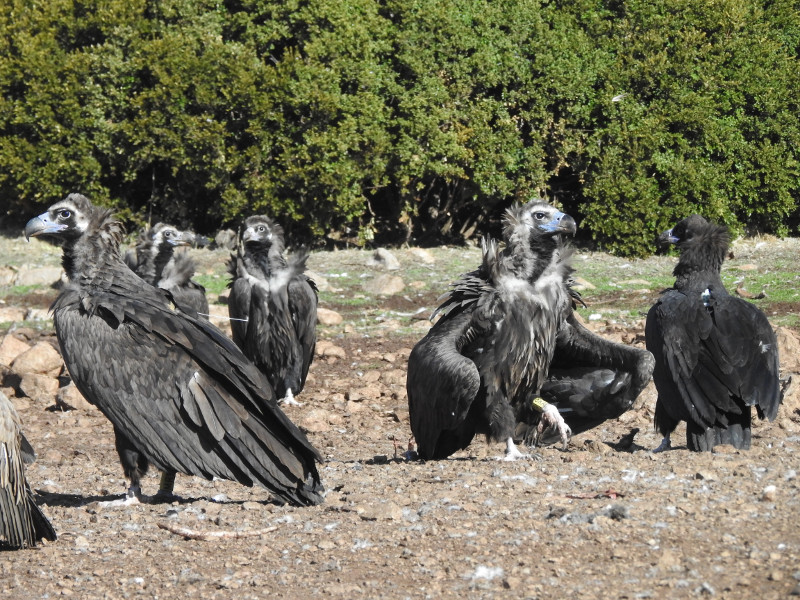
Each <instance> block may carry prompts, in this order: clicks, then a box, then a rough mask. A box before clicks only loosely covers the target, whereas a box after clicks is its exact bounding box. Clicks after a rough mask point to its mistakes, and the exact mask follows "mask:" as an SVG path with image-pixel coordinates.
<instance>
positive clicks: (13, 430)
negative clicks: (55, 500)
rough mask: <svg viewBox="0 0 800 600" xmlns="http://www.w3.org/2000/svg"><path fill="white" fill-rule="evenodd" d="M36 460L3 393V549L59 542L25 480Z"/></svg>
mask: <svg viewBox="0 0 800 600" xmlns="http://www.w3.org/2000/svg"><path fill="white" fill-rule="evenodd" d="M35 458H36V455H35V454H34V452H33V448H31V446H30V444H29V443H28V440H26V439H25V436H24V435H22V431H21V430H20V419H19V415H18V414H17V411H16V410H15V409H14V405H13V404H11V401H10V400H9V399H8V398H7V397H6V395H5V394H4V393H3V392H2V391H0V548H3V547H7V548H11V549H19V548H29V547H32V546H35V545H36V542H38V541H39V540H49V541H51V542H52V541H55V540H56V532H55V530H54V529H53V526H52V525H51V524H50V521H48V520H47V517H46V516H45V515H44V513H43V512H42V509H40V508H39V507H38V506H37V505H36V502H35V501H34V499H33V492H32V491H31V488H30V486H29V485H28V482H27V480H26V479H25V465H26V464H30V463H32V462H33V461H34V459H35Z"/></svg>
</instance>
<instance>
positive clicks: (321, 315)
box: [317, 308, 344, 326]
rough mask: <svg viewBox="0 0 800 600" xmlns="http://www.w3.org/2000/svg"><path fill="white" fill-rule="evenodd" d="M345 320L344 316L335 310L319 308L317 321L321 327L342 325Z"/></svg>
mask: <svg viewBox="0 0 800 600" xmlns="http://www.w3.org/2000/svg"><path fill="white" fill-rule="evenodd" d="M343 320H344V319H343V318H342V315H340V314H339V313H338V312H336V311H335V310H330V309H328V308H317V321H318V322H319V324H320V325H328V326H331V325H341V323H342V321H343Z"/></svg>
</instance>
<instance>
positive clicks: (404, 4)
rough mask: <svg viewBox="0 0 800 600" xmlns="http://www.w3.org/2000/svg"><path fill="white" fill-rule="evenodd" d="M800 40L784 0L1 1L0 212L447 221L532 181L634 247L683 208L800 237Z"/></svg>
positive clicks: (460, 225) (426, 224) (331, 225)
mask: <svg viewBox="0 0 800 600" xmlns="http://www.w3.org/2000/svg"><path fill="white" fill-rule="evenodd" d="M799 52H800V4H798V3H797V2H792V1H788V0H775V1H767V0H756V1H745V0H719V1H716V2H696V1H694V0H692V1H690V0H663V1H661V2H652V1H643V0H630V1H626V2H621V1H612V0H567V1H560V2H547V1H544V0H530V1H528V0H517V1H511V0H452V1H451V2H446V3H445V2H439V1H438V0H414V1H409V0H405V1H401V0H381V1H379V0H349V1H348V2H341V1H339V0H310V1H301V0H282V1H280V2H271V1H264V0H226V1H222V0H219V1H218V0H215V1H210V0H160V1H157V0H84V1H79V0H48V1H47V2H30V1H29V0H6V2H4V3H3V4H2V7H1V8H0V198H2V202H3V206H4V207H5V208H4V210H3V212H4V214H5V217H4V219H5V224H6V225H9V224H12V223H16V222H21V221H23V220H25V219H26V218H28V217H29V216H31V215H32V214H36V213H37V211H39V210H40V209H41V208H42V207H43V206H46V205H48V204H50V203H51V202H53V201H54V200H56V199H59V198H61V197H63V196H64V195H65V194H66V193H68V192H70V191H81V192H83V193H85V194H87V195H89V196H90V197H91V198H93V199H94V200H95V201H96V202H100V203H104V204H107V205H110V206H114V207H115V208H116V209H118V210H119V211H120V212H121V213H122V214H123V216H124V217H125V218H126V219H127V220H128V221H130V222H131V225H134V226H136V225H141V224H143V223H146V222H148V221H149V220H151V219H152V220H168V221H172V222H174V223H176V224H178V225H181V226H192V227H194V228H196V229H197V230H198V231H200V232H204V233H207V232H211V231H213V230H214V229H216V228H218V227H220V226H223V225H234V226H235V225H236V224H237V223H238V221H239V220H240V219H241V218H242V217H243V216H246V215H248V214H251V213H254V212H265V213H269V214H271V215H274V216H276V217H277V218H278V220H279V221H280V222H282V224H283V225H284V226H285V227H287V228H288V229H289V233H290V234H291V235H293V236H295V237H296V238H298V239H305V240H310V239H312V238H313V239H316V240H319V241H320V243H323V242H327V243H329V244H331V243H358V244H369V243H374V242H381V243H391V242H394V243H402V242H404V241H414V242H416V243H426V242H430V243H434V242H441V241H450V242H452V241H461V240H464V239H466V238H469V237H473V236H475V235H477V234H480V233H484V232H495V231H496V226H497V222H498V219H499V216H500V215H501V214H502V210H503V209H504V208H505V207H507V206H508V205H509V204H511V203H512V202H514V201H525V200H527V199H529V198H530V197H532V196H535V195H541V196H544V197H547V198H549V199H551V200H553V201H555V202H557V203H560V204H561V205H562V206H563V207H564V208H565V209H566V210H567V212H570V213H571V214H573V215H574V216H576V217H577V218H578V219H579V224H580V227H581V229H582V231H583V232H584V235H585V236H586V237H587V238H588V239H591V240H594V241H595V242H596V243H597V244H598V245H599V246H601V247H603V248H605V249H607V250H611V251H614V252H617V253H620V254H629V255H637V254H638V255H641V254H645V253H647V252H650V251H651V250H652V244H653V240H654V237H655V233H656V232H657V231H660V230H662V229H664V228H666V227H667V226H668V225H669V224H671V223H672V222H673V221H675V220H676V219H677V218H681V217H683V216H685V215H686V214H688V213H690V212H701V213H703V214H704V215H706V216H707V217H710V218H712V219H715V220H717V221H724V222H725V223H728V224H729V225H731V226H732V227H733V228H734V229H735V230H737V231H742V230H744V229H749V230H752V231H763V232H773V233H776V234H779V235H784V234H788V233H795V232H796V231H797V225H798V199H800V163H799V162H798V161H799V160H800V156H799V155H798V153H799V152H800V107H798V100H797V99H798V97H799V96H800V94H799V93H798V90H800V69H799V68H798V53H799Z"/></svg>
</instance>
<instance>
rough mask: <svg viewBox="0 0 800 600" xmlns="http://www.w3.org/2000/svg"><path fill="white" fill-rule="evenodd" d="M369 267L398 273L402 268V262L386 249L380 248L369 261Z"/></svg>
mask: <svg viewBox="0 0 800 600" xmlns="http://www.w3.org/2000/svg"><path fill="white" fill-rule="evenodd" d="M367 266H368V267H381V268H383V269H386V270H387V271H397V270H398V269H399V268H400V261H399V260H397V257H395V255H394V254H392V253H391V252H389V251H388V250H387V249H386V248H378V249H377V250H375V252H374V253H373V254H372V256H370V257H369V260H367Z"/></svg>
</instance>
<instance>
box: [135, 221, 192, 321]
mask: <svg viewBox="0 0 800 600" xmlns="http://www.w3.org/2000/svg"><path fill="white" fill-rule="evenodd" d="M193 239H194V234H192V233H190V232H188V231H181V230H179V229H177V228H175V227H173V226H172V225H166V224H164V223H157V224H156V225H154V226H153V227H151V228H150V229H148V230H147V231H146V232H143V233H142V234H141V235H140V236H139V240H138V241H137V243H136V247H135V248H134V249H131V250H128V252H126V253H125V257H124V258H125V264H127V265H128V266H129V267H130V268H131V269H132V270H133V271H134V272H135V273H136V274H137V275H138V276H139V277H141V278H142V279H144V280H145V281H146V282H147V283H149V284H150V285H152V286H155V287H157V288H161V289H163V290H167V291H168V292H169V293H170V294H172V297H173V300H174V301H175V304H177V305H178V307H179V308H181V309H182V310H184V311H193V312H195V313H197V314H199V315H200V316H203V317H208V299H207V298H206V289H205V288H204V287H203V286H202V285H200V284H199V283H197V282H196V281H193V280H192V277H193V276H194V273H195V270H196V265H195V262H194V260H193V259H192V257H191V256H189V254H187V253H186V252H175V250H176V249H177V248H179V247H181V246H190V245H191V244H192V240H193Z"/></svg>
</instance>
